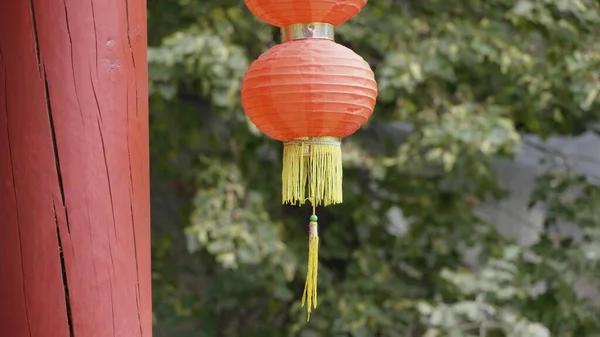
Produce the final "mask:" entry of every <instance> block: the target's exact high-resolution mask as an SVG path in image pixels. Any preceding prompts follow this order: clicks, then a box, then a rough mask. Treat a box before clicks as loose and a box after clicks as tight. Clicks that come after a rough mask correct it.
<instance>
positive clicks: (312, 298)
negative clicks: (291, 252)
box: [302, 203, 319, 322]
mask: <svg viewBox="0 0 600 337" xmlns="http://www.w3.org/2000/svg"><path fill="white" fill-rule="evenodd" d="M312 208H313V214H312V215H311V216H310V223H309V225H308V271H307V272H306V283H305V284H304V293H303V294H302V307H303V308H304V304H306V305H307V307H306V311H307V314H308V317H307V319H306V321H307V322H308V321H310V314H311V312H312V310H313V309H316V308H317V276H318V271H319V229H318V227H319V225H318V223H317V221H318V220H319V218H318V217H317V215H316V214H315V213H316V212H315V208H316V206H315V204H314V203H313V204H312Z"/></svg>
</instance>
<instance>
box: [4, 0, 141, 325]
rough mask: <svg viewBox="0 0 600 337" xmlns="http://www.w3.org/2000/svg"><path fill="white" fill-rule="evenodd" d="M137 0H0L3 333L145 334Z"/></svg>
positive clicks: (139, 1)
mask: <svg viewBox="0 0 600 337" xmlns="http://www.w3.org/2000/svg"><path fill="white" fill-rule="evenodd" d="M148 152H149V151H148V105H147V61H146V4H145V1H144V0H0V336H2V337H71V336H74V337H115V336H119V337H137V336H140V337H142V336H143V337H151V334H152V331H151V316H152V313H151V291H150V228H149V222H150V209H149V167H148V162H149V160H148Z"/></svg>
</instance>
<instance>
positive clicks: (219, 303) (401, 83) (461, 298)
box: [148, 0, 600, 337]
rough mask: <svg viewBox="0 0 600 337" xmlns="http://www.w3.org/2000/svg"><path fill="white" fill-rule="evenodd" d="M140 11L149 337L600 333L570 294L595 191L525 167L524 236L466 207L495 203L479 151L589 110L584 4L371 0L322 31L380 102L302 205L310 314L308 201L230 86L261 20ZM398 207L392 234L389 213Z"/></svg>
mask: <svg viewBox="0 0 600 337" xmlns="http://www.w3.org/2000/svg"><path fill="white" fill-rule="evenodd" d="M148 10H149V13H148V16H149V42H150V50H149V67H150V91H151V96H150V103H151V156H152V171H153V182H152V189H153V191H152V192H153V213H154V214H153V235H154V236H153V258H154V260H153V261H154V262H153V263H154V265H153V268H154V273H153V278H154V279H153V282H154V308H155V309H154V319H155V330H156V333H155V334H156V335H157V336H159V337H162V336H165V337H192V336H193V337H204V336H206V337H212V336H223V337H234V336H248V337H253V336H260V337H270V336H273V337H275V336H277V337H281V336H300V337H319V336H327V337H396V336H398V337H401V336H402V337H404V336H407V337H412V336H415V337H416V336H424V337H434V336H450V337H454V336H456V337H463V336H486V337H495V336H511V337H528V336H531V337H543V336H550V335H552V336H560V337H563V336H564V337H568V336H572V337H587V336H592V337H593V336H600V303H599V301H598V299H590V298H586V297H584V296H580V295H579V294H578V293H577V291H575V290H574V287H573V285H574V284H575V283H576V282H577V281H578V280H580V279H581V278H583V279H584V280H585V281H586V282H587V283H588V284H589V285H590V286H591V287H595V289H599V288H598V287H600V269H599V260H600V246H599V244H598V240H599V239H600V212H599V210H600V209H599V208H598V207H596V206H597V205H600V189H599V188H598V187H596V186H594V185H592V184H590V183H589V179H586V177H581V176H578V175H577V174H575V173H574V172H573V171H572V170H562V171H556V170H554V171H551V172H550V171H549V172H548V173H547V174H544V175H542V176H541V177H540V178H539V179H538V181H537V183H536V188H535V191H534V193H533V194H532V196H531V204H532V205H534V204H536V203H543V204H544V205H545V206H546V211H547V212H548V214H547V219H546V222H545V224H544V228H543V230H542V231H541V233H540V234H541V236H540V240H539V241H538V242H537V243H535V244H534V245H532V246H529V247H521V246H518V245H516V244H515V243H514V242H513V241H511V240H510V239H507V238H505V237H503V236H502V235H500V234H499V233H498V232H497V231H496V227H494V226H493V225H492V224H489V223H486V222H484V221H482V220H481V219H480V218H478V217H477V215H476V212H474V208H475V206H477V205H478V204H479V203H480V202H481V201H484V200H489V199H500V198H502V197H503V196H504V193H503V192H504V191H503V190H502V189H501V188H500V186H498V182H497V179H496V177H495V175H494V171H493V170H492V169H491V163H492V160H494V159H496V158H502V157H511V156H512V155H513V154H514V153H515V151H516V149H517V148H518V145H519V144H520V136H519V135H520V134H522V133H523V132H528V133H534V134H537V135H539V136H541V137H542V138H546V137H548V136H551V135H559V134H560V135H578V134H581V133H582V132H584V131H586V128H587V127H588V125H589V123H590V122H591V121H595V120H598V117H600V98H599V97H598V96H599V93H600V42H599V39H598V32H600V3H599V2H598V1H596V0H463V1H445V0H418V1H417V0H370V1H369V2H368V4H367V7H366V8H365V9H364V10H363V11H362V12H361V13H360V14H359V15H358V16H357V17H356V18H354V19H352V20H351V21H349V22H348V23H346V24H344V25H342V26H341V27H339V28H338V29H337V30H336V34H337V35H336V40H337V41H338V42H339V43H342V44H344V45H346V46H348V47H350V48H352V49H353V50H355V51H356V52H357V53H358V54H359V55H361V56H363V57H364V58H365V59H366V60H367V61H368V62H369V63H370V64H371V66H372V68H373V70H374V71H375V73H376V76H377V79H378V82H379V90H380V96H379V101H378V105H377V108H376V111H375V114H374V115H373V118H372V119H371V121H370V122H369V124H368V125H366V126H365V127H364V128H363V129H361V130H360V131H359V132H357V133H356V134H355V135H353V136H352V137H349V138H347V139H345V140H344V156H345V158H344V161H345V162H344V165H345V172H344V193H345V195H344V204H342V205H338V206H334V207H329V208H326V209H320V210H319V218H320V223H321V231H320V233H321V256H320V258H321V266H320V268H321V269H320V280H319V282H320V283H319V289H320V301H319V304H320V306H319V308H318V309H317V311H316V312H315V313H314V314H313V315H312V318H311V321H310V322H309V323H308V324H306V322H305V319H306V317H305V314H304V311H302V310H301V308H300V303H299V299H300V297H301V291H302V288H303V282H304V273H305V272H306V267H305V261H306V244H307V239H306V230H307V219H308V215H310V210H309V209H305V208H298V207H283V206H281V205H280V200H281V195H280V184H281V181H280V171H281V144H280V143H278V142H276V141H274V140H271V139H268V138H267V137H265V136H263V135H262V134H260V132H258V131H257V130H256V129H255V128H254V127H253V126H252V125H251V124H250V123H249V122H248V121H247V119H246V117H245V115H244V113H243V111H242V109H241V105H240V99H239V90H240V81H241V78H242V77H243V74H244V72H245V70H246V68H247V67H248V65H249V64H250V63H251V62H252V60H254V59H255V58H257V57H258V56H259V55H260V53H262V52H264V51H265V50H267V49H268V48H269V47H271V46H273V45H274V44H275V43H278V42H279V41H278V40H279V36H278V31H277V30H276V29H274V28H273V27H270V26H267V25H266V24H263V23H261V22H259V21H258V20H257V19H255V18H254V17H253V16H252V15H251V14H250V13H249V12H248V10H247V9H246V8H245V6H244V3H243V2H242V1H240V0H237V1H233V0H220V1H216V0H149V1H148ZM398 121H402V122H406V123H408V125H411V126H412V130H411V132H410V133H409V134H408V136H405V135H402V134H400V133H399V131H398V130H399V129H398V128H396V127H395V126H394V125H395V124H394V123H397V122H398ZM573 190H576V191H577V194H576V197H572V196H571V197H566V195H572V193H571V192H572V191H573ZM399 209H400V210H401V211H402V213H403V215H404V217H405V218H406V219H408V223H409V226H408V227H407V228H404V229H401V230H399V229H397V228H394V227H393V226H391V225H390V221H389V220H388V217H387V214H388V213H389V212H390V211H397V210H399ZM557 222H568V223H572V224H575V225H577V226H579V227H580V228H581V230H582V234H581V238H579V240H578V241H577V242H575V241H574V240H572V239H570V238H565V237H563V236H560V235H557V234H556V232H555V231H553V230H552V228H553V226H554V224H556V223H557ZM469 251H471V252H473V251H475V252H476V254H475V256H476V258H475V260H476V263H470V264H469V263H467V262H465V258H464V256H465V252H469Z"/></svg>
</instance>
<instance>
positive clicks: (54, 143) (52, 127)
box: [43, 66, 71, 233]
mask: <svg viewBox="0 0 600 337" xmlns="http://www.w3.org/2000/svg"><path fill="white" fill-rule="evenodd" d="M43 69H44V90H45V95H46V111H47V113H48V121H49V122H50V136H51V137H52V149H53V150H54V163H55V164H56V175H57V179H58V188H59V190H60V199H61V201H62V204H63V207H64V208H65V212H66V209H67V202H66V198H65V188H64V185H63V176H62V171H61V168H60V160H59V154H58V143H57V141H56V128H55V126H56V125H55V124H54V117H53V116H52V106H51V104H50V88H49V87H48V78H47V77H46V67H45V66H43ZM66 218H67V230H68V232H69V233H71V226H70V224H69V217H68V216H67V217H66Z"/></svg>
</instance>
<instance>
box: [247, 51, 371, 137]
mask: <svg viewBox="0 0 600 337" xmlns="http://www.w3.org/2000/svg"><path fill="white" fill-rule="evenodd" d="M376 98H377V83H376V82H375V76H374V74H373V71H372V70H371V68H370V67H369V65H368V64H367V62H365V60H363V59H362V57H360V56H359V55H357V54H356V53H354V52H353V51H352V50H350V49H348V48H346V47H344V46H342V45H339V44H337V43H335V42H333V41H330V40H325V39H305V40H293V41H289V42H285V43H282V44H280V45H277V46H275V47H273V48H271V49H269V50H268V51H266V52H265V53H264V54H262V55H261V56H260V57H259V58H258V59H257V60H256V61H254V62H253V63H252V65H251V66H250V68H249V69H248V71H247V72H246V75H245V77H244V81H243V82H242V105H243V107H244V111H245V112H246V114H247V115H248V117H249V118H250V121H251V122H252V123H253V124H254V125H255V126H256V127H257V128H258V129H259V130H261V131H262V132H263V133H265V134H267V135H268V136H270V137H272V138H275V139H277V140H281V141H284V140H290V139H294V138H299V137H319V136H330V137H346V136H349V135H351V134H352V133H354V132H356V130H358V129H359V128H360V127H361V126H362V125H363V124H365V123H366V122H367V120H368V118H369V117H370V116H371V114H372V113H373V109H374V107H375V100H376Z"/></svg>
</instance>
